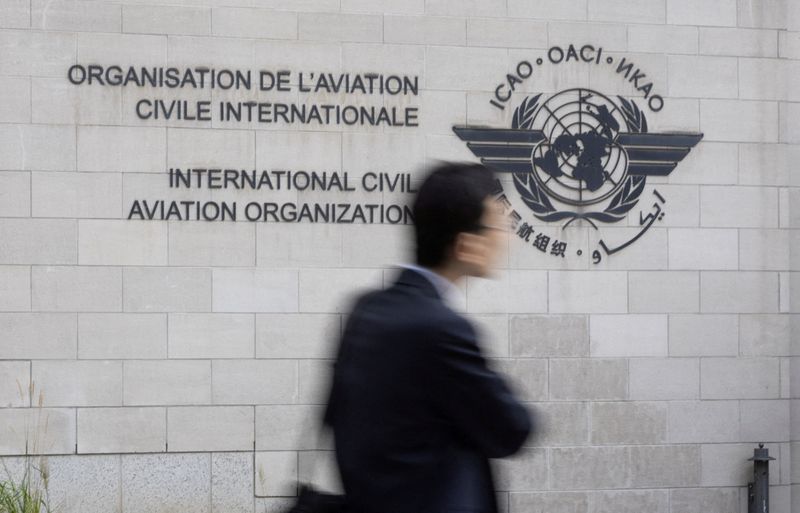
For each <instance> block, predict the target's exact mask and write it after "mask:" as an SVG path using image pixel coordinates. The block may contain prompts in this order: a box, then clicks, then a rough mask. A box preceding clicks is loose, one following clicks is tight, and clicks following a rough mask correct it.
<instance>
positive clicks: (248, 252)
mask: <svg viewBox="0 0 800 513" xmlns="http://www.w3.org/2000/svg"><path fill="white" fill-rule="evenodd" d="M169 263H170V265H186V266H229V267H250V266H254V265H255V263H256V227H255V226H254V225H252V224H250V223H183V222H174V223H170V225H169Z"/></svg>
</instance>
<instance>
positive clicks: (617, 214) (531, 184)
mask: <svg viewBox="0 0 800 513" xmlns="http://www.w3.org/2000/svg"><path fill="white" fill-rule="evenodd" d="M541 96H542V95H541V94H537V95H535V96H529V97H526V98H525V99H524V100H522V103H520V104H519V106H518V107H517V108H516V110H515V111H514V116H513V117H512V120H511V128H513V129H518V130H528V129H530V128H531V126H532V125H533V117H534V115H535V114H536V110H537V109H538V107H539V98H540V97H541ZM617 98H618V99H619V101H620V112H621V113H622V115H623V116H624V117H625V122H626V123H627V125H628V130H629V131H630V132H634V133H645V132H647V119H646V118H645V115H644V112H642V111H641V109H639V107H638V106H637V105H636V104H635V103H634V102H633V101H632V100H626V99H625V98H623V97H621V96H617ZM513 180H514V186H515V187H516V189H517V191H518V192H519V194H520V197H521V198H522V201H523V202H524V203H525V204H526V205H527V206H528V208H530V209H531V210H532V211H533V213H534V216H536V218H537V219H540V220H542V221H545V222H553V221H561V220H563V219H569V220H570V221H569V222H567V224H569V223H571V222H572V221H574V220H575V219H586V220H587V221H588V222H589V223H590V224H591V225H592V226H594V227H595V228H597V226H596V225H595V224H594V223H593V222H592V221H593V220H594V221H600V222H603V223H616V222H619V221H621V220H623V219H624V218H625V215H626V214H627V213H628V212H629V211H630V210H631V209H632V208H633V207H634V206H636V203H637V202H638V201H639V196H641V194H642V192H643V191H644V186H645V177H644V176H628V177H627V178H626V179H625V183H624V184H623V185H622V187H621V188H620V190H619V192H618V193H617V194H615V195H614V197H613V198H612V199H611V202H610V203H609V204H608V206H607V207H606V208H605V210H603V211H602V212H572V211H560V210H558V209H557V208H555V206H553V203H552V202H551V201H550V198H548V197H547V194H546V193H545V192H544V191H542V190H541V188H540V187H539V185H538V184H537V183H536V180H535V179H534V178H533V175H532V173H514V174H513ZM565 226H566V225H565Z"/></svg>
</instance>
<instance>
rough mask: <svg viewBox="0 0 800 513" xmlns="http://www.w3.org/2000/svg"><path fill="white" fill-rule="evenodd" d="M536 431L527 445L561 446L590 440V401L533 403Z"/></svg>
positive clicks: (582, 443) (583, 443)
mask: <svg viewBox="0 0 800 513" xmlns="http://www.w3.org/2000/svg"><path fill="white" fill-rule="evenodd" d="M532 410H533V414H534V431H533V435H531V436H530V437H529V438H528V440H527V441H526V442H525V445H527V446H540V447H560V446H575V445H586V444H587V443H588V442H589V406H588V403H585V402H580V403H571V402H543V403H536V404H534V405H532Z"/></svg>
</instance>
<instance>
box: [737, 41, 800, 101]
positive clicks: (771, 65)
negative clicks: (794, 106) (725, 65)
mask: <svg viewBox="0 0 800 513" xmlns="http://www.w3.org/2000/svg"><path fill="white" fill-rule="evenodd" d="M773 38H774V36H773ZM773 41H775V39H773ZM798 73H800V63H799V62H796V61H791V60H787V59H763V58H742V59H739V97H740V98H743V99H749V100H776V101H798V100H800V94H798V93H797V92H795V91H793V90H792V89H791V88H785V87H783V86H782V85H780V84H785V83H787V82H788V81H790V80H791V79H792V77H797V76H798Z"/></svg>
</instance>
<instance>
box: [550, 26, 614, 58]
mask: <svg viewBox="0 0 800 513" xmlns="http://www.w3.org/2000/svg"><path fill="white" fill-rule="evenodd" d="M548 29H549V32H548V36H549V39H548V43H549V44H550V46H553V45H558V46H562V47H563V48H566V47H567V46H568V45H570V44H575V43H576V42H577V41H591V42H592V44H593V45H595V47H597V46H600V47H602V48H603V50H605V51H611V52H624V51H626V50H627V49H628V33H627V29H626V28H625V25H621V24H611V23H572V22H558V21H554V22H551V23H550V24H549V27H548Z"/></svg>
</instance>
